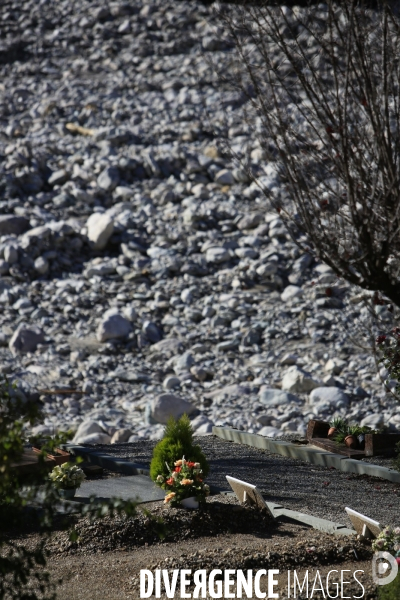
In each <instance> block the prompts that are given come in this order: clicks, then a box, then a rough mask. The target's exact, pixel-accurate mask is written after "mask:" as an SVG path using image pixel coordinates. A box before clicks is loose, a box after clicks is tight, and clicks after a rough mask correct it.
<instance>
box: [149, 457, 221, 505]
mask: <svg viewBox="0 0 400 600" xmlns="http://www.w3.org/2000/svg"><path fill="white" fill-rule="evenodd" d="M168 470H169V474H168V475H167V476H165V475H158V477H157V479H156V484H157V485H158V486H159V487H160V488H162V489H163V490H165V491H166V492H167V495H166V496H165V500H164V504H168V503H170V504H171V505H172V506H184V507H185V508H198V507H199V503H200V502H205V499H206V497H207V496H208V495H209V494H210V488H209V487H208V485H207V484H205V483H204V482H203V471H202V469H201V466H200V463H198V462H191V461H187V460H185V457H183V458H182V459H181V460H177V461H176V462H175V464H174V469H173V470H172V469H170V468H169V467H168Z"/></svg>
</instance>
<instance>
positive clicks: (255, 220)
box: [237, 213, 263, 231]
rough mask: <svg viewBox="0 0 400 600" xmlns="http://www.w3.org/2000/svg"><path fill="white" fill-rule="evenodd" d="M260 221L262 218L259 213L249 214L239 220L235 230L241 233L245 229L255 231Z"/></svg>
mask: <svg viewBox="0 0 400 600" xmlns="http://www.w3.org/2000/svg"><path fill="white" fill-rule="evenodd" d="M262 220H263V218H262V215H260V213H251V214H249V215H245V216H244V217H242V218H241V219H240V221H239V222H238V224H237V228H238V229H240V230H242V231H243V230H245V229H255V228H256V227H257V226H258V225H259V224H260V223H261V222H262Z"/></svg>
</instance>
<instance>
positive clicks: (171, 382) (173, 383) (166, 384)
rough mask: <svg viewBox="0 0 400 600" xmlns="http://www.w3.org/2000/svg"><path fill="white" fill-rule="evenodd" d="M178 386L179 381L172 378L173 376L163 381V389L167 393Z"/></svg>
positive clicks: (177, 378)
mask: <svg viewBox="0 0 400 600" xmlns="http://www.w3.org/2000/svg"><path fill="white" fill-rule="evenodd" d="M180 385H181V380H180V379H179V377H174V375H168V376H167V377H166V378H165V379H164V381H163V388H164V390H166V391H167V392H168V391H169V390H173V389H175V388H178V387H180Z"/></svg>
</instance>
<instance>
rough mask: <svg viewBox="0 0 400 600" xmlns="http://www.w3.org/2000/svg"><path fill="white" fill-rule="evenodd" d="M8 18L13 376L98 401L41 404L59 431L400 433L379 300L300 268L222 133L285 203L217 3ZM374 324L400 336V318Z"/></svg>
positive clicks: (48, 7) (4, 266) (4, 293)
mask: <svg viewBox="0 0 400 600" xmlns="http://www.w3.org/2000/svg"><path fill="white" fill-rule="evenodd" d="M56 4H57V6H56ZM8 5H9V6H8ZM8 5H7V11H6V12H5V13H4V18H3V20H2V25H1V28H2V48H3V46H4V49H2V50H1V51H0V56H1V60H0V73H1V84H0V85H1V86H2V87H1V89H2V97H1V99H0V156H1V157H2V160H1V161H0V305H1V312H0V365H1V372H2V373H5V374H7V376H8V377H9V379H10V380H11V381H16V382H17V383H18V385H19V386H20V388H21V390H22V391H24V392H26V393H27V394H28V393H29V394H31V393H32V394H33V393H36V390H40V389H45V388H47V387H50V386H51V387H53V388H54V387H56V388H58V389H60V388H63V389H68V390H78V391H84V392H85V394H84V395H81V396H78V395H74V394H73V393H71V394H70V395H66V394H57V393H56V394H54V395H52V396H50V395H43V396H41V400H42V401H43V413H44V415H45V420H44V423H43V425H42V426H41V427H42V428H43V431H47V432H50V433H53V432H54V431H57V430H68V429H71V428H72V429H73V430H77V434H76V435H77V437H76V438H75V441H78V440H79V443H84V442H86V441H87V440H88V439H90V440H91V441H92V443H99V440H103V441H104V440H105V439H107V440H108V441H111V440H112V439H113V440H114V441H115V440H121V439H125V438H127V436H128V433H129V434H130V438H129V439H132V438H133V439H142V438H151V439H155V438H157V437H159V436H160V435H162V431H163V425H164V424H165V422H166V419H167V417H168V415H170V414H173V415H175V416H178V415H180V414H182V412H183V411H187V412H189V413H190V416H191V418H192V419H193V423H194V427H195V428H196V431H198V432H199V433H204V434H206V433H210V431H211V428H212V426H213V425H219V426H232V427H236V428H238V429H241V430H247V431H250V432H260V433H261V434H262V435H270V436H275V435H278V434H282V433H285V432H297V433H298V434H299V435H303V434H304V433H305V429H306V424H307V422H308V420H309V419H310V418H315V417H318V418H323V419H324V420H329V419H330V418H331V417H332V416H334V415H336V414H340V415H343V416H346V417H347V418H349V419H350V420H358V421H361V422H368V423H370V422H371V423H372V422H373V423H375V420H374V418H373V417H374V415H376V414H378V413H379V415H381V422H383V423H386V424H389V425H390V427H391V428H392V430H394V429H395V428H400V415H399V413H398V408H397V403H396V401H395V400H394V399H393V398H392V397H391V396H390V395H388V394H387V393H386V391H385V389H384V387H383V385H382V381H381V379H380V378H378V379H377V378H376V373H375V366H374V358H373V356H371V355H369V354H368V352H367V351H364V350H361V349H360V348H357V347H356V346H354V345H353V344H352V342H351V341H350V340H349V336H348V333H349V330H350V329H351V328H352V327H353V326H354V324H355V323H357V322H358V323H359V324H361V331H365V327H364V325H363V324H364V323H366V322H367V321H368V319H369V316H368V311H367V309H366V308H365V306H364V299H365V298H368V297H370V294H369V293H368V292H362V293H360V290H359V289H356V288H355V287H354V286H351V285H349V284H347V283H344V282H342V281H338V280H337V278H336V275H335V274H334V273H333V272H332V270H331V269H330V268H329V267H327V266H326V265H324V264H322V263H321V262H319V261H318V260H317V259H315V258H314V257H313V256H312V255H311V254H309V253H305V254H304V253H303V254H302V253H301V252H300V251H299V249H298V248H297V247H296V246H295V244H294V243H293V241H292V239H291V238H290V236H289V234H288V233H287V231H286V229H285V227H284V223H283V220H282V218H281V217H280V216H279V215H278V214H277V213H276V211H273V210H272V207H271V205H270V203H269V201H268V200H267V199H266V198H265V197H264V196H263V195H262V194H261V192H260V189H259V187H257V186H256V185H254V184H253V183H251V182H250V180H249V178H248V175H247V173H246V170H245V169H244V168H243V166H241V165H239V164H238V162H237V161H235V160H234V159H233V158H230V157H229V156H227V154H226V153H225V152H223V151H222V149H221V148H220V147H219V146H218V140H219V135H220V134H221V136H225V137H227V138H228V141H229V143H230V144H231V146H232V147H233V149H236V150H239V148H241V147H242V146H243V144H247V146H248V150H249V155H248V156H249V161H250V162H249V165H248V166H249V168H251V169H252V170H253V173H255V174H256V175H257V176H259V177H262V181H263V185H264V187H265V188H267V189H268V190H271V191H273V193H274V194H276V195H277V196H279V194H282V193H284V179H283V175H282V174H281V173H280V168H279V165H278V163H276V162H275V160H274V156H273V153H272V154H271V155H270V156H268V158H266V156H265V155H264V153H263V150H262V149H261V148H260V146H259V144H258V142H257V140H255V139H252V138H251V136H250V134H249V132H248V130H247V128H246V127H245V126H244V125H243V104H244V103H245V102H246V99H245V98H244V97H242V96H241V95H240V94H239V93H237V92H232V90H231V89H230V88H229V87H228V85H227V84H226V83H224V82H221V81H218V79H217V76H216V75H215V74H214V73H213V71H212V69H211V68H210V65H209V64H208V63H207V61H205V60H204V54H207V56H208V57H209V58H210V59H211V60H213V61H215V62H217V63H218V65H219V67H220V68H226V69H227V70H229V68H230V66H229V65H230V61H231V59H232V54H231V49H232V43H231V41H230V40H229V38H228V36H226V35H225V34H222V33H221V30H218V29H217V30H216V29H215V27H216V25H217V23H216V18H215V15H214V13H213V9H212V7H211V6H208V5H205V4H204V3H201V2H197V1H196V0H195V1H193V2H192V1H191V2H189V1H186V0H182V1H180V2H169V0H166V1H165V0H164V1H161V0H154V2H152V3H147V2H145V3H144V4H143V3H142V2H139V0H132V2H130V3H129V4H127V3H123V2H119V1H117V2H113V3H108V2H106V1H105V0H99V2H98V3H97V4H96V9H93V6H92V4H91V3H90V2H89V1H88V0H82V1H81V2H80V3H79V4H78V3H75V4H71V3H68V2H61V3H55V2H54V1H50V2H45V3H41V5H40V10H39V8H38V6H37V3H35V2H34V0H27V1H26V2H24V3H20V2H16V0H10V2H9V3H8ZM67 5H68V6H67ZM288 10H289V9H288ZM16 20H18V22H19V23H23V25H24V26H23V28H21V32H20V35H21V49H20V50H18V51H17V50H12V47H13V46H12V43H13V40H14V38H15V23H16V22H17V21H16ZM7 48H9V50H7ZM205 114H207V118H205ZM293 114H294V113H293ZM293 118H294V117H293ZM376 313H377V314H379V316H380V317H381V318H382V323H384V326H385V328H389V329H390V327H391V323H392V322H393V314H392V313H391V312H390V311H389V310H387V308H386V307H385V306H377V307H376ZM389 384H390V385H391V386H393V383H391V382H389ZM87 423H95V424H97V427H95V428H94V429H90V427H87V426H86V425H85V427H86V429H85V430H84V431H83V430H81V429H80V428H81V427H82V426H83V425H84V424H87ZM119 432H120V433H119ZM78 434H79V435H78ZM95 440H97V441H95Z"/></svg>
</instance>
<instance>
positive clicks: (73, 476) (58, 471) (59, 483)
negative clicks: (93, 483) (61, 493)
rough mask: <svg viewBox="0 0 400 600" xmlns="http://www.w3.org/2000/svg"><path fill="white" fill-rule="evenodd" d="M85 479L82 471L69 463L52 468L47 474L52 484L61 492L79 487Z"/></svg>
mask: <svg viewBox="0 0 400 600" xmlns="http://www.w3.org/2000/svg"><path fill="white" fill-rule="evenodd" d="M85 478H86V475H85V473H84V472H83V471H82V469H81V468H80V467H78V466H77V465H74V464H73V463H69V462H67V463H64V464H62V465H59V466H57V467H54V469H53V470H52V471H51V473H50V474H49V479H50V480H51V481H52V482H53V484H54V485H55V487H56V488H59V489H62V490H68V489H76V488H78V487H80V485H81V483H82V481H83V480H84V479H85Z"/></svg>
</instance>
